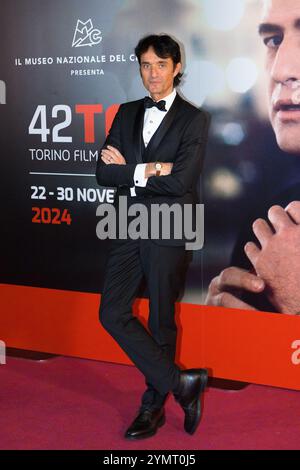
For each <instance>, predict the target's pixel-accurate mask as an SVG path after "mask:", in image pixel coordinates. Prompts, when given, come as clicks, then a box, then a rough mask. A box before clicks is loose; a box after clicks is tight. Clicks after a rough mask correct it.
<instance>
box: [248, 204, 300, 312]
mask: <svg viewBox="0 0 300 470" xmlns="http://www.w3.org/2000/svg"><path fill="white" fill-rule="evenodd" d="M268 218H269V221H270V224H269V223H268V222H266V221H265V220H263V219H258V220H256V221H255V222H254V224H253V232H254V234H255V235H256V237H257V239H258V241H259V243H260V247H259V246H257V245H256V244H255V243H252V242H250V243H247V244H246V245H245V253H246V255H247V256H248V258H249V260H250V261H251V263H252V265H253V267H254V269H255V271H256V272H257V274H258V275H259V276H261V278H262V279H264V281H265V283H266V286H267V287H266V293H267V296H268V298H269V300H270V301H271V302H272V304H273V305H274V306H275V308H276V309H277V310H278V311H279V312H283V313H290V314H294V315H296V314H299V312H300V289H299V280H300V225H299V224H300V202H299V201H294V202H292V203H291V204H289V205H288V206H287V208H286V209H285V210H284V209H283V208H282V207H280V206H274V207H271V209H270V210H269V212H268Z"/></svg>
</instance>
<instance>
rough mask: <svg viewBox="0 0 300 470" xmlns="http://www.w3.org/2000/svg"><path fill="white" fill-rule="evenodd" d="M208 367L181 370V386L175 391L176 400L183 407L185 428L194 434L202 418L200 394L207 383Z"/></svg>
mask: <svg viewBox="0 0 300 470" xmlns="http://www.w3.org/2000/svg"><path fill="white" fill-rule="evenodd" d="M207 378H208V377H207V370H206V369H188V370H182V371H181V372H180V381H179V386H178V388H177V389H176V393H175V392H174V397H175V399H176V401H177V402H178V403H179V404H180V405H181V407H182V408H183V411H184V414H185V418H184V430H185V431H186V432H187V433H189V434H194V432H195V431H196V429H197V426H198V424H199V423H200V419H201V401H200V395H201V393H202V392H203V391H204V389H205V387H206V385H207Z"/></svg>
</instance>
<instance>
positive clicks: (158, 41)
mask: <svg viewBox="0 0 300 470" xmlns="http://www.w3.org/2000/svg"><path fill="white" fill-rule="evenodd" d="M150 47H153V49H154V52H155V54H156V55H158V57H161V58H162V59H166V58H167V57H170V58H171V59H172V61H173V63H174V65H177V64H178V63H179V62H181V52H180V47H179V44H178V43H177V42H176V41H175V40H174V39H172V38H171V37H170V36H168V35H167V34H151V35H150V36H146V37H144V38H142V39H141V40H140V41H139V43H138V45H137V46H136V48H135V50H134V52H135V55H136V56H137V58H138V61H139V64H140V65H141V55H142V54H144V53H145V52H147V51H148V49H149V48H150ZM182 75H183V74H182V73H178V74H177V75H176V77H175V78H174V86H175V87H176V86H178V85H179V83H180V79H181V77H182Z"/></svg>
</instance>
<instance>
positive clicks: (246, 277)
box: [205, 266, 265, 310]
mask: <svg viewBox="0 0 300 470" xmlns="http://www.w3.org/2000/svg"><path fill="white" fill-rule="evenodd" d="M264 288H265V283H264V281H263V280H262V279H261V278H259V277H258V276H256V275H255V274H253V273H251V272H250V271H246V270H245V269H241V268H237V267H234V266H231V267H230V268H226V269H224V271H222V272H221V273H220V274H219V276H217V277H215V278H214V279H213V280H212V281H211V283H210V285H209V289H208V294H207V297H206V299H205V304H206V305H214V306H218V307H226V308H240V309H245V310H256V308H255V307H253V306H252V305H249V304H247V303H245V302H243V300H241V298H242V295H243V294H244V293H245V292H252V293H254V294H259V293H261V292H262V291H263V290H264Z"/></svg>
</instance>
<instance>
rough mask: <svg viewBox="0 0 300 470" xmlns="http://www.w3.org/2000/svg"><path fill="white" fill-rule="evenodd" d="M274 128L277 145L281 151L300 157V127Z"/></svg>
mask: <svg viewBox="0 0 300 470" xmlns="http://www.w3.org/2000/svg"><path fill="white" fill-rule="evenodd" d="M284 127H285V128H283V127H282V126H280V127H279V128H278V127H277V129H276V127H275V129H274V131H275V134H276V140H277V144H278V146H279V147H280V149H281V150H283V151H284V152H287V153H292V154H296V155H299V156H300V125H295V126H290V127H289V128H288V127H287V126H284Z"/></svg>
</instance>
